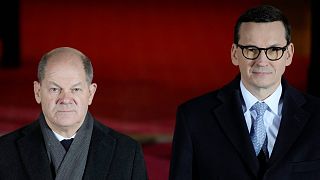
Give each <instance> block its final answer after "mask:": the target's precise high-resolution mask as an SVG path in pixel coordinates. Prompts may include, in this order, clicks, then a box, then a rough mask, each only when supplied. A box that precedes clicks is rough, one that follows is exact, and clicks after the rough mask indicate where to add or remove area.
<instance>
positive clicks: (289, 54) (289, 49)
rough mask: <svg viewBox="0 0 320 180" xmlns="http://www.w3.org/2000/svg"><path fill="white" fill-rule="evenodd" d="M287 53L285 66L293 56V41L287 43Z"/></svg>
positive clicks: (290, 61)
mask: <svg viewBox="0 0 320 180" xmlns="http://www.w3.org/2000/svg"><path fill="white" fill-rule="evenodd" d="M287 51H288V53H287V57H286V66H289V65H290V64H291V63H292V58H293V54H294V45H293V43H290V44H289V45H288V50H287Z"/></svg>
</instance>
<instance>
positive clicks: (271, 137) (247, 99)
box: [240, 81, 283, 157]
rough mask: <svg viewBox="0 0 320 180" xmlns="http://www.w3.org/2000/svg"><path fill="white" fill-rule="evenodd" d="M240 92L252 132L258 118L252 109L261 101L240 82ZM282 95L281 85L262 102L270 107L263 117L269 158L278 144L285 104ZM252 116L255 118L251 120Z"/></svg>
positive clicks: (246, 118)
mask: <svg viewBox="0 0 320 180" xmlns="http://www.w3.org/2000/svg"><path fill="white" fill-rule="evenodd" d="M240 90H241V93H242V97H243V100H244V102H242V110H243V113H244V117H245V120H246V123H247V127H248V130H249V132H250V130H251V125H252V119H256V117H257V113H256V111H250V108H251V107H252V106H253V105H254V104H255V103H256V102H258V101H259V100H258V99H257V98H256V97H255V96H253V95H252V94H251V93H250V92H249V91H248V90H247V89H246V88H245V87H244V85H243V83H242V81H240ZM281 93H282V85H281V83H280V85H279V86H278V87H277V89H276V90H275V91H274V92H273V93H272V94H271V95H270V96H269V97H268V98H266V99H265V100H263V101H260V102H265V103H266V104H267V105H268V109H267V110H266V112H265V113H264V115H263V122H264V126H265V128H266V132H267V138H268V146H267V147H268V152H269V157H270V155H271V153H272V150H273V146H274V143H275V142H276V138H277V135H278V131H279V127H280V122H281V116H282V114H281V110H282V105H283V102H282V100H281V99H280V97H281ZM251 116H252V117H253V118H251Z"/></svg>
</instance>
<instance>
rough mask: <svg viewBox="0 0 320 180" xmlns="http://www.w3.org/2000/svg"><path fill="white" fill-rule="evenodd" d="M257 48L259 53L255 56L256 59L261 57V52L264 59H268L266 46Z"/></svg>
mask: <svg viewBox="0 0 320 180" xmlns="http://www.w3.org/2000/svg"><path fill="white" fill-rule="evenodd" d="M258 50H259V54H258V56H257V57H256V60H259V59H261V58H262V57H261V54H264V56H265V58H266V60H267V61H269V58H268V53H267V51H268V48H258ZM261 51H263V52H264V53H261ZM259 57H260V58H259Z"/></svg>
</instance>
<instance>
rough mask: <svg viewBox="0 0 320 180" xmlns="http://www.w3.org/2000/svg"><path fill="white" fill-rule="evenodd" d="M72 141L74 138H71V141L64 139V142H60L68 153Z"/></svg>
mask: <svg viewBox="0 0 320 180" xmlns="http://www.w3.org/2000/svg"><path fill="white" fill-rule="evenodd" d="M72 141H73V138H71V139H64V140H62V141H60V143H61V144H62V146H63V147H64V149H65V150H66V151H68V150H69V148H70V145H71V143H72Z"/></svg>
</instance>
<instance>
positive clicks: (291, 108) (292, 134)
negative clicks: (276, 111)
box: [269, 87, 310, 165]
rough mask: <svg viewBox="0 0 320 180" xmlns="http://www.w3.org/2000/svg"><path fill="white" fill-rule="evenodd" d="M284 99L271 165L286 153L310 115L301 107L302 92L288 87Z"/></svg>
mask: <svg viewBox="0 0 320 180" xmlns="http://www.w3.org/2000/svg"><path fill="white" fill-rule="evenodd" d="M283 99H284V102H283V109H282V119H281V124H280V128H279V132H278V135H277V139H276V142H275V145H274V148H273V151H272V154H271V157H270V161H269V163H270V165H272V164H273V163H276V162H277V161H279V160H281V159H282V158H283V157H284V156H285V155H286V153H287V152H288V151H289V149H290V148H291V147H292V145H293V143H294V142H295V140H296V139H297V138H298V136H299V135H300V133H301V132H302V130H303V127H304V125H305V124H306V122H307V121H308V119H309V117H310V114H309V113H308V112H306V111H304V110H303V109H302V108H301V106H302V105H303V104H304V102H305V99H304V97H303V96H302V95H301V94H300V93H298V92H297V91H295V90H294V89H292V88H290V87H288V88H287V90H286V92H285V94H284V98H283Z"/></svg>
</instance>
